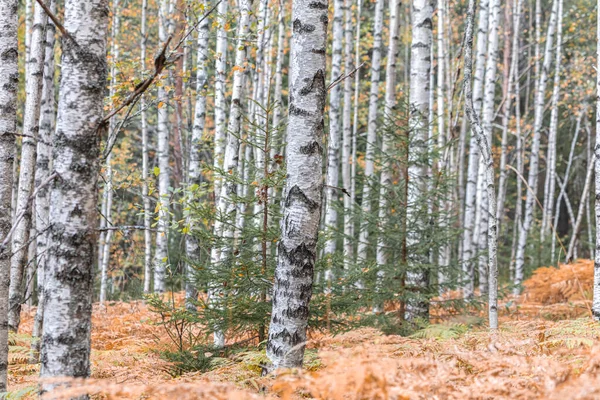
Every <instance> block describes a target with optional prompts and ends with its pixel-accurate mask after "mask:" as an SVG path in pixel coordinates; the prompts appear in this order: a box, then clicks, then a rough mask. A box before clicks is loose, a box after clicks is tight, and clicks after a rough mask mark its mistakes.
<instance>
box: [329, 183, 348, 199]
mask: <svg viewBox="0 0 600 400" xmlns="http://www.w3.org/2000/svg"><path fill="white" fill-rule="evenodd" d="M323 186H325V187H327V188H330V189H335V190H339V191H341V192H342V193H344V194H345V195H346V196H348V197H351V196H350V193H348V191H347V190H346V188H343V187H339V186H331V185H323Z"/></svg>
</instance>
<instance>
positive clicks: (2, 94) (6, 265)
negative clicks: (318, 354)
mask: <svg viewBox="0 0 600 400" xmlns="http://www.w3.org/2000/svg"><path fill="white" fill-rule="evenodd" d="M17 6H18V2H17V0H0V37H1V38H2V40H0V54H2V63H0V104H2V107H0V238H2V240H3V241H4V238H5V237H6V235H7V234H8V232H9V231H10V229H11V225H12V215H11V203H12V189H13V162H14V159H15V156H16V148H15V135H16V133H17V91H18V88H19V85H18V83H19V69H18V47H17V28H18V22H19V20H18V15H17V8H18V7H17ZM10 253H11V252H10V248H4V249H2V248H0V392H6V382H7V376H6V375H7V369H8V285H9V277H10Z"/></svg>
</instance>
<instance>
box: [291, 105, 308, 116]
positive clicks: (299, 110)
mask: <svg viewBox="0 0 600 400" xmlns="http://www.w3.org/2000/svg"><path fill="white" fill-rule="evenodd" d="M289 114H290V115H294V116H297V117H309V116H310V115H311V113H310V111H307V110H304V109H302V108H298V107H296V106H295V105H294V104H290V109H289Z"/></svg>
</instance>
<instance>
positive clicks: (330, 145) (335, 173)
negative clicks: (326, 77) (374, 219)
mask: <svg viewBox="0 0 600 400" xmlns="http://www.w3.org/2000/svg"><path fill="white" fill-rule="evenodd" d="M343 22H344V0H333V30H332V31H333V32H332V34H333V42H332V57H331V80H330V81H331V82H335V81H336V80H337V79H339V77H340V76H341V74H342V45H343V39H344V25H343ZM341 95H342V85H340V84H336V85H335V86H334V87H333V88H331V90H330V91H329V136H328V139H329V140H328V142H327V176H326V179H325V184H326V185H327V187H326V188H325V200H324V201H325V227H326V229H327V234H328V238H327V241H326V242H325V249H324V254H326V255H327V254H333V253H335V250H336V235H335V234H334V233H335V231H336V229H337V220H338V215H337V205H336V203H337V202H336V199H337V197H338V194H339V192H338V190H337V189H335V188H336V187H337V186H338V183H339V177H340V160H339V152H340V139H341V137H342V125H341V119H340V108H341ZM325 279H326V280H327V281H328V282H329V281H330V280H331V270H330V269H328V270H327V271H325Z"/></svg>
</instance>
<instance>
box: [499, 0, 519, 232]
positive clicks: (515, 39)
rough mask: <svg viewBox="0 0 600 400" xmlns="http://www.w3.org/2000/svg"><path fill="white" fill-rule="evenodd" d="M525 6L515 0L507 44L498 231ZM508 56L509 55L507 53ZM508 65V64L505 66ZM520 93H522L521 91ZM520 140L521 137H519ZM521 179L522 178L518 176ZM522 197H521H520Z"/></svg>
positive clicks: (502, 208)
mask: <svg viewBox="0 0 600 400" xmlns="http://www.w3.org/2000/svg"><path fill="white" fill-rule="evenodd" d="M505 7H508V5H505ZM522 8H523V0H513V5H512V14H513V19H512V43H511V44H510V45H507V44H505V51H507V50H508V47H509V46H510V48H511V54H510V56H509V57H510V68H509V71H508V76H507V75H506V71H505V79H506V78H507V77H508V82H507V88H506V89H507V94H506V99H505V100H504V101H505V105H504V116H503V118H502V145H501V146H502V148H501V155H500V179H499V181H498V205H497V207H496V208H497V210H498V232H499V233H500V232H501V231H502V223H503V220H504V202H505V199H506V190H507V178H508V168H507V166H506V165H507V162H508V124H509V122H510V112H511V105H512V101H513V98H514V97H515V96H516V90H515V79H517V77H518V75H519V54H520V49H519V37H520V33H521V32H520V29H521V9H522ZM505 12H506V18H507V19H508V14H509V12H508V10H505ZM504 40H506V41H507V42H508V41H509V40H510V38H509V36H508V35H505V38H504ZM505 57H507V55H505ZM505 67H506V66H505ZM519 95H520V93H519ZM517 140H519V139H517ZM517 179H518V180H520V179H521V178H517ZM519 198H520V197H519Z"/></svg>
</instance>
